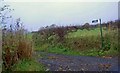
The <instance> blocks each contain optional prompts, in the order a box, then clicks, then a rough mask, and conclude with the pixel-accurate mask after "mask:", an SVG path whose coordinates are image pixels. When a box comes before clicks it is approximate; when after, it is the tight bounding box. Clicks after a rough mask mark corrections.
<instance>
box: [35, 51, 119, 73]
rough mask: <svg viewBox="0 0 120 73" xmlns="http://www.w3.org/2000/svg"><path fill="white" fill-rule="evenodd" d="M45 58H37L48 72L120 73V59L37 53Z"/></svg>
mask: <svg viewBox="0 0 120 73" xmlns="http://www.w3.org/2000/svg"><path fill="white" fill-rule="evenodd" d="M36 54H37V55H41V56H43V57H39V58H37V60H38V61H39V62H40V63H43V64H44V65H45V66H46V68H47V71H118V58H117V57H114V58H113V57H110V58H101V57H89V56H70V55H61V54H53V53H45V52H36Z"/></svg>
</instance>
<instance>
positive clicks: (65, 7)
mask: <svg viewBox="0 0 120 73" xmlns="http://www.w3.org/2000/svg"><path fill="white" fill-rule="evenodd" d="M8 1H9V0H8ZM21 1H22V0H21ZM24 1H25V0H24ZM30 1H33V0H30ZM106 1H107V0H106ZM7 4H9V5H10V6H11V8H14V9H15V11H14V12H13V16H14V18H19V17H20V18H21V19H22V21H23V22H24V25H25V28H27V29H28V30H30V31H32V30H34V31H35V30H38V29H39V28H40V27H43V26H47V25H48V26H49V25H51V24H57V25H70V24H75V25H76V24H77V25H78V24H79V25H81V24H82V25H83V24H84V23H86V22H88V23H90V24H91V21H92V20H93V19H99V18H101V19H102V22H107V21H111V20H113V21H114V20H116V19H118V2H35V1H34V2H29V1H27V2H7Z"/></svg>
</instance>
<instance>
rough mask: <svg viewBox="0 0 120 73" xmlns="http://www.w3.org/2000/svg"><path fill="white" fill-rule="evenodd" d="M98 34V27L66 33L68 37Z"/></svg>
mask: <svg viewBox="0 0 120 73" xmlns="http://www.w3.org/2000/svg"><path fill="white" fill-rule="evenodd" d="M104 33H106V31H105V30H103V34H104ZM98 35H100V28H96V29H93V30H86V29H83V30H77V31H76V32H71V33H68V35H67V36H68V38H77V37H79V38H80V37H85V36H98Z"/></svg>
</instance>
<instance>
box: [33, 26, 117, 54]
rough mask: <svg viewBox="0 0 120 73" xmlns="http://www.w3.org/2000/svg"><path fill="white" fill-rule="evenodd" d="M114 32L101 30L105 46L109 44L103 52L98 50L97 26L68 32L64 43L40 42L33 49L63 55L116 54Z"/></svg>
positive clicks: (99, 40)
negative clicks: (91, 28)
mask: <svg viewBox="0 0 120 73" xmlns="http://www.w3.org/2000/svg"><path fill="white" fill-rule="evenodd" d="M116 32H117V31H116V30H111V31H107V30H103V36H104V39H105V43H104V44H105V46H108V47H109V45H108V43H110V44H111V45H110V49H109V50H107V51H105V52H99V51H100V50H101V48H100V47H101V38H100V29H99V28H96V29H93V30H86V29H84V30H77V31H76V32H70V33H68V34H67V35H66V39H65V42H64V43H62V44H60V43H58V42H55V43H52V44H51V42H53V41H51V42H49V43H44V44H42V43H41V44H42V45H39V46H38V47H35V50H38V51H45V52H50V53H57V54H65V55H83V56H105V55H106V56H116V55H117V54H118V50H115V47H117V45H116V44H117V37H116V35H117V33H116ZM106 34H109V36H106ZM114 34H115V36H114ZM113 37H114V38H113ZM54 38H55V37H54ZM76 42H77V43H76ZM115 45H116V46H115ZM105 48H107V47H105Z"/></svg>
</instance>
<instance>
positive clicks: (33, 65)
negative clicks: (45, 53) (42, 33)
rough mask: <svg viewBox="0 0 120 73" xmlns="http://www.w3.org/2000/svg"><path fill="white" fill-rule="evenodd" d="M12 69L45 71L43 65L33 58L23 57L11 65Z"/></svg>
mask: <svg viewBox="0 0 120 73" xmlns="http://www.w3.org/2000/svg"><path fill="white" fill-rule="evenodd" d="M12 69H13V71H45V67H44V66H43V65H42V64H40V63H38V62H37V61H35V60H33V59H23V60H20V61H19V62H18V63H17V64H15V65H14V66H13V68H12Z"/></svg>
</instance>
